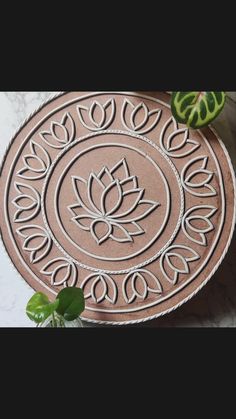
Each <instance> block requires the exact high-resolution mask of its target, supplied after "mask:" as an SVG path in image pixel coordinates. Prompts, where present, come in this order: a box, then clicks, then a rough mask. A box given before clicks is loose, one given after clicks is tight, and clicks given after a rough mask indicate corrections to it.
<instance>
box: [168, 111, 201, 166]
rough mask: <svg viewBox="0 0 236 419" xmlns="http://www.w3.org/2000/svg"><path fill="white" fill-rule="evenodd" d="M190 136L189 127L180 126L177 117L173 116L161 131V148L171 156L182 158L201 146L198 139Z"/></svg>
mask: <svg viewBox="0 0 236 419" xmlns="http://www.w3.org/2000/svg"><path fill="white" fill-rule="evenodd" d="M189 137H190V135H189V129H188V128H186V127H184V128H179V125H178V123H177V122H176V120H175V118H173V117H171V118H170V119H168V120H167V122H166V123H165V125H164V127H163V129H162V131H161V135H160V144H161V148H162V150H163V151H164V152H165V154H167V155H168V156H170V157H174V158H181V157H185V156H188V155H190V154H192V153H193V152H194V151H196V150H197V149H198V148H199V147H200V144H199V143H198V142H197V141H196V140H193V139H191V138H189Z"/></svg>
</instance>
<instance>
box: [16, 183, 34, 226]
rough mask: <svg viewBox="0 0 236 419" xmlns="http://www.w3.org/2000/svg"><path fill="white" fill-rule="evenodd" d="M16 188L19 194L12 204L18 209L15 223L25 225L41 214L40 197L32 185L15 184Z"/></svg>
mask: <svg viewBox="0 0 236 419" xmlns="http://www.w3.org/2000/svg"><path fill="white" fill-rule="evenodd" d="M14 186H15V190H16V191H17V192H18V196H17V197H16V198H14V199H13V200H12V204H13V205H15V207H16V208H17V211H16V213H15V215H14V222H15V223H23V222H25V221H30V220H32V219H33V218H35V217H36V215H38V213H39V210H40V195H39V193H38V192H37V191H36V189H35V188H33V187H32V186H30V185H27V184H24V183H19V182H15V184H14Z"/></svg>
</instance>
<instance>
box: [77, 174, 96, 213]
mask: <svg viewBox="0 0 236 419" xmlns="http://www.w3.org/2000/svg"><path fill="white" fill-rule="evenodd" d="M72 184H73V189H74V192H75V195H76V197H77V199H78V202H79V205H80V206H81V207H82V208H83V209H84V211H85V212H86V211H87V212H88V213H89V214H90V215H92V216H98V215H101V214H100V213H99V211H98V210H97V211H95V208H94V206H91V203H90V200H89V193H88V189H89V188H88V184H87V182H86V180H85V179H83V178H82V177H80V176H72Z"/></svg>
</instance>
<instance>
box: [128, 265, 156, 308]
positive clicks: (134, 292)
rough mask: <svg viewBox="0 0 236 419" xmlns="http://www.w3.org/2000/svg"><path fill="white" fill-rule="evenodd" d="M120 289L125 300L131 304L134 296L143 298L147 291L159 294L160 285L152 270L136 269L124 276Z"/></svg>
mask: <svg viewBox="0 0 236 419" xmlns="http://www.w3.org/2000/svg"><path fill="white" fill-rule="evenodd" d="M122 290H123V296H124V299H125V302H126V303H127V304H131V303H133V302H134V301H135V300H136V298H138V299H142V300H145V299H146V298H147V296H148V294H149V293H154V294H161V293H162V285H161V283H160V281H159V279H158V278H157V277H156V276H155V275H154V274H153V273H152V272H150V271H148V270H146V269H138V270H135V271H133V272H130V273H129V274H128V275H127V276H126V277H125V279H124V282H123V286H122Z"/></svg>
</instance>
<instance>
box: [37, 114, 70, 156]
mask: <svg viewBox="0 0 236 419" xmlns="http://www.w3.org/2000/svg"><path fill="white" fill-rule="evenodd" d="M40 137H41V139H42V140H43V141H44V142H45V143H46V144H47V145H48V146H50V147H52V148H57V149H61V148H64V147H65V146H66V145H67V144H70V143H71V142H72V141H73V140H74V138H75V122H74V119H73V118H72V116H71V115H70V113H68V112H67V113H65V114H64V115H63V117H62V120H61V122H57V121H52V122H51V126H50V130H49V131H42V132H41V133H40Z"/></svg>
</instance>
